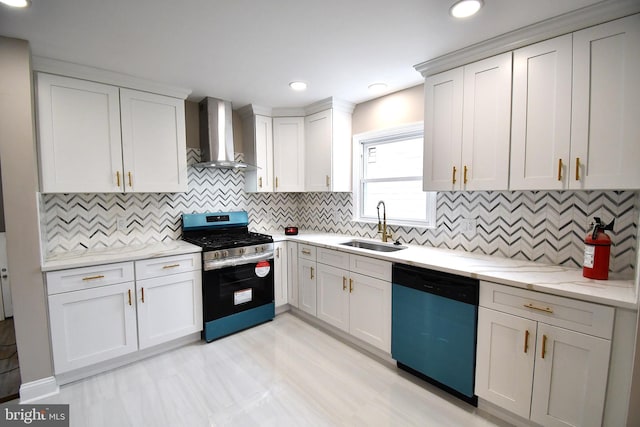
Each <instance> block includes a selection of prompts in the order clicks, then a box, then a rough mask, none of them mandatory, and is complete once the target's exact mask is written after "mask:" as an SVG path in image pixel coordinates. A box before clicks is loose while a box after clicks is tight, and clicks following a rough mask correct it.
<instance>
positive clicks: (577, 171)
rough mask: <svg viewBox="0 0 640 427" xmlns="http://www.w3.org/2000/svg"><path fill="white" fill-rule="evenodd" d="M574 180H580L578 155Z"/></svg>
mask: <svg viewBox="0 0 640 427" xmlns="http://www.w3.org/2000/svg"><path fill="white" fill-rule="evenodd" d="M576 181H580V157H576Z"/></svg>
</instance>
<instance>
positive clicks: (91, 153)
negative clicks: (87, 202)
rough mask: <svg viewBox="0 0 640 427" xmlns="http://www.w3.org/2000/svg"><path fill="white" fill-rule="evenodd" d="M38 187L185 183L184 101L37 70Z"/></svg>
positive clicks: (164, 187) (138, 187) (68, 189)
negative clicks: (39, 173)
mask: <svg viewBox="0 0 640 427" xmlns="http://www.w3.org/2000/svg"><path fill="white" fill-rule="evenodd" d="M37 90H38V92H37V96H38V101H37V105H38V115H37V118H38V139H39V154H40V170H41V191H42V192H43V193H113V192H125V191H126V192H181V191H186V190H187V159H186V141H185V118H184V101H183V100H182V99H177V98H172V97H167V96H161V95H156V94H151V93H147V92H139V91H134V90H128V89H120V88H118V87H115V86H110V85H105V84H100V83H94V82H90V81H86V80H79V79H74V78H69V77H61V76H57V75H51V74H45V73H38V75H37Z"/></svg>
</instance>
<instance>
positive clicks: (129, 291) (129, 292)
mask: <svg viewBox="0 0 640 427" xmlns="http://www.w3.org/2000/svg"><path fill="white" fill-rule="evenodd" d="M127 293H128V294H129V305H131V289H129V290H128V291H127Z"/></svg>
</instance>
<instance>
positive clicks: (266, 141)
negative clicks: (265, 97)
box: [238, 104, 273, 193]
mask: <svg viewBox="0 0 640 427" xmlns="http://www.w3.org/2000/svg"><path fill="white" fill-rule="evenodd" d="M238 113H239V114H240V116H241V117H242V139H243V148H244V161H245V162H247V163H249V164H250V165H254V166H257V169H256V170H247V171H245V172H244V174H245V181H244V189H245V191H247V192H249V193H270V192H272V191H273V120H272V118H271V117H270V114H271V112H270V110H268V109H263V108H262V107H257V106H255V105H251V104H250V105H247V106H245V107H243V108H241V109H240V110H238ZM259 113H260V114H259Z"/></svg>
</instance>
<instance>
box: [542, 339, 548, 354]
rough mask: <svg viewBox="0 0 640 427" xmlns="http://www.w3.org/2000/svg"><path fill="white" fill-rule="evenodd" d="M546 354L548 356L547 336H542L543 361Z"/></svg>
mask: <svg viewBox="0 0 640 427" xmlns="http://www.w3.org/2000/svg"><path fill="white" fill-rule="evenodd" d="M545 354H547V336H546V335H542V358H543V359H544V355H545Z"/></svg>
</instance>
